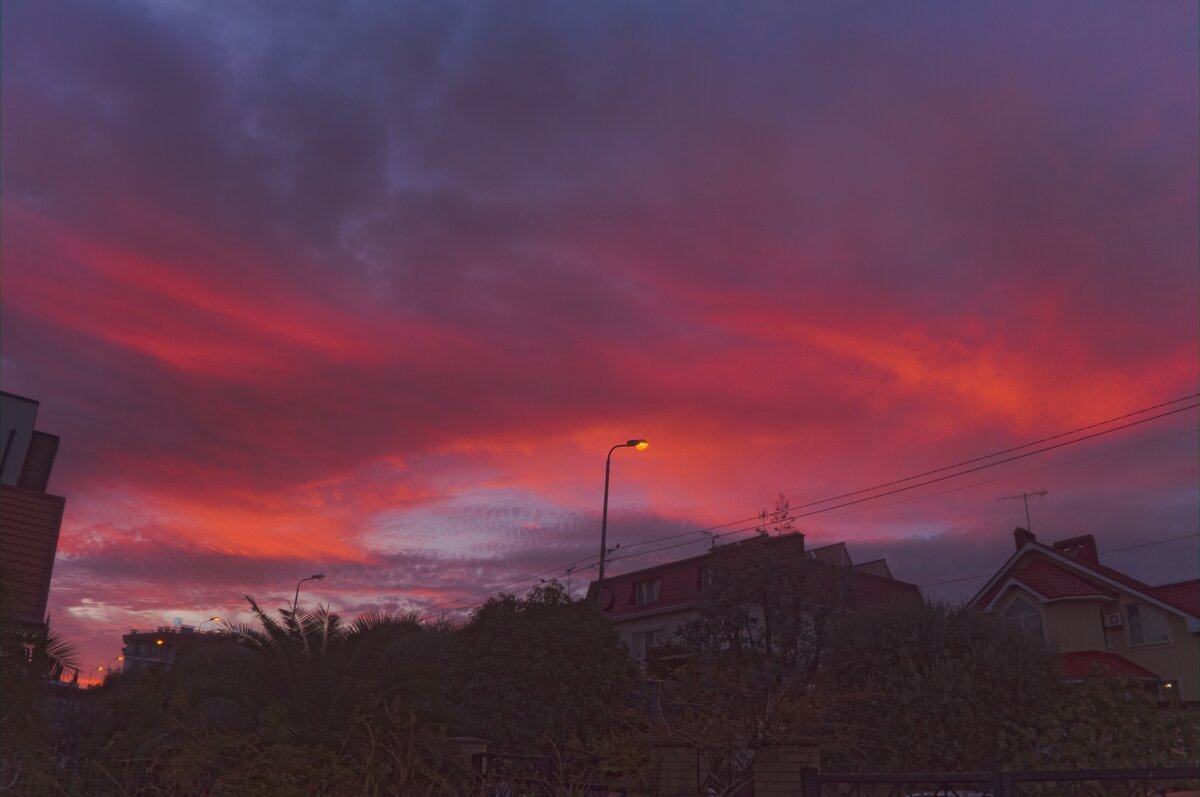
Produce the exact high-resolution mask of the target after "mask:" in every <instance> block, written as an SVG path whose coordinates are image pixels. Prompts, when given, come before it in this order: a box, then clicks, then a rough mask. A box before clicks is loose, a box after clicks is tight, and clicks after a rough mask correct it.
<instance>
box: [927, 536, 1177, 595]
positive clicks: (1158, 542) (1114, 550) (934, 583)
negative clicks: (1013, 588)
mask: <svg viewBox="0 0 1200 797" xmlns="http://www.w3.org/2000/svg"><path fill="white" fill-rule="evenodd" d="M1192 537H1200V532H1193V533H1191V534H1181V535H1179V536H1178V537H1167V538H1166V539H1162V540H1155V541H1154V542H1142V543H1138V544H1137V545H1126V546H1125V547H1124V548H1109V549H1108V550H1105V551H1100V553H1120V552H1121V551H1132V550H1135V549H1137V548H1151V547H1153V546H1155V545H1163V544H1165V543H1168V542H1178V541H1179V540H1188V539H1191V538H1192ZM994 575H996V572H995V571H992V572H991V573H978V574H976V575H973V576H963V577H962V578H951V579H947V580H946V581H931V582H929V583H928V584H918V585H917V586H918V587H940V586H942V585H944V584H958V583H961V582H963V581H974V580H975V579H977V578H987V577H988V576H994Z"/></svg>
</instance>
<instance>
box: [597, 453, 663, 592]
mask: <svg viewBox="0 0 1200 797" xmlns="http://www.w3.org/2000/svg"><path fill="white" fill-rule="evenodd" d="M649 447H650V444H649V443H647V442H646V441H645V440H629V441H627V442H624V443H617V444H616V445H615V446H613V447H612V448H610V449H608V456H607V457H605V459H604V511H603V512H602V513H601V514H600V578H599V579H598V580H597V581H596V599H597V600H599V599H600V590H601V589H603V588H604V559H605V557H607V556H608V476H609V473H610V472H611V471H612V455H613V452H614V451H616V450H617V449H618V448H632V449H634V450H635V451H645V450H646V449H647V448H649Z"/></svg>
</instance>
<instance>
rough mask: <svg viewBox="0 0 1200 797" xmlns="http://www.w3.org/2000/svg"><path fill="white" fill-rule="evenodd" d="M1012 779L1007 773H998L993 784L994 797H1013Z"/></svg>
mask: <svg viewBox="0 0 1200 797" xmlns="http://www.w3.org/2000/svg"><path fill="white" fill-rule="evenodd" d="M1012 791H1013V788H1012V779H1011V778H1010V777H1009V776H1008V773H1007V772H997V773H996V779H995V780H994V781H993V782H992V797H1013V793H1012Z"/></svg>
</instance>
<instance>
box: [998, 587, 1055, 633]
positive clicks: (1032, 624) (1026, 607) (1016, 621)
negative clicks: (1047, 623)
mask: <svg viewBox="0 0 1200 797" xmlns="http://www.w3.org/2000/svg"><path fill="white" fill-rule="evenodd" d="M1001 622H1003V623H1004V625H1006V626H1008V627H1009V628H1012V629H1014V630H1016V631H1020V632H1021V633H1022V634H1028V635H1029V636H1031V637H1037V638H1038V639H1044V638H1045V635H1044V632H1043V630H1042V611H1041V609H1039V608H1038V607H1036V606H1034V605H1033V604H1032V603H1030V602H1029V601H1027V600H1025V599H1024V598H1022V597H1021V596H1019V595H1018V596H1017V598H1016V600H1014V601H1013V602H1012V603H1010V604H1009V605H1008V608H1007V609H1005V610H1004V615H1003V617H1002V618H1001Z"/></svg>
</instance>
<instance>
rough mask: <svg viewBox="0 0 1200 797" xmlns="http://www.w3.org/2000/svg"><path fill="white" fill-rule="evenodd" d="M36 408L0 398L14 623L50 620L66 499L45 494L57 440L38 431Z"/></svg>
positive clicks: (7, 596) (8, 599)
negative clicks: (52, 582) (48, 612)
mask: <svg viewBox="0 0 1200 797" xmlns="http://www.w3.org/2000/svg"><path fill="white" fill-rule="evenodd" d="M37 411H38V402H36V401H34V400H33V399H29V398H25V397H24V396H17V395H14V394H12V393H4V392H0V446H2V448H0V583H2V584H3V590H4V600H5V604H6V605H5V612H6V613H7V616H8V618H9V621H10V622H13V623H16V624H17V625H18V626H25V627H28V628H30V629H31V630H33V629H36V628H39V627H41V626H42V625H43V624H44V623H45V620H46V602H47V600H48V599H49V596H50V577H51V575H52V574H53V572H54V555H55V552H56V551H57V550H58V533H59V528H60V527H61V526H62V518H63V509H64V507H65V506H66V502H67V499H65V498H63V497H62V496H60V495H51V494H49V493H47V492H46V489H47V486H48V485H49V482H50V471H51V469H52V468H53V467H54V457H55V455H56V454H57V453H58V436H57V435H52V434H47V433H46V432H43V431H40V430H38V429H36V428H35V424H36V422H37Z"/></svg>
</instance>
